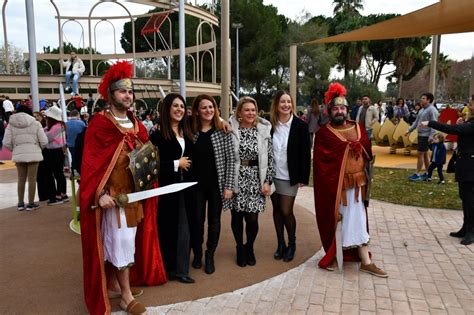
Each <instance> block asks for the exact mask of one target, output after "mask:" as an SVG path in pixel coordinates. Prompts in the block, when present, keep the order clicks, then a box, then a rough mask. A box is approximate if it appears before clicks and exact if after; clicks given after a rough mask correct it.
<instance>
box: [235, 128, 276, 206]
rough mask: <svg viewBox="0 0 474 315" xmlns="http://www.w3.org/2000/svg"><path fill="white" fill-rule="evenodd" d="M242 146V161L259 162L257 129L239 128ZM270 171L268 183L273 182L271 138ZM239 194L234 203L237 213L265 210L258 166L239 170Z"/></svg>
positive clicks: (269, 144) (240, 145)
mask: <svg viewBox="0 0 474 315" xmlns="http://www.w3.org/2000/svg"><path fill="white" fill-rule="evenodd" d="M239 133H240V144H239V156H240V159H241V160H258V143H257V137H258V135H257V128H256V127H253V128H239ZM268 152H269V154H268V171H267V175H266V181H267V182H269V181H272V175H273V173H274V171H273V155H272V154H271V152H273V148H272V142H271V138H269V143H268ZM238 183H239V184H238V187H239V193H238V194H237V195H236V196H235V198H234V201H233V203H234V204H233V209H234V210H235V211H245V212H253V213H259V212H263V211H264V210H265V196H264V195H262V193H261V191H260V189H261V184H260V176H259V169H258V166H244V165H241V166H240V168H239V182H238Z"/></svg>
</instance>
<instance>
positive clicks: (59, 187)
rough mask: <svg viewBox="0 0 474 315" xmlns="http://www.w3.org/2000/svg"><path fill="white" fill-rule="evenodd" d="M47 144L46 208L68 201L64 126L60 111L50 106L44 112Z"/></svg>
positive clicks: (45, 157) (45, 159)
mask: <svg viewBox="0 0 474 315" xmlns="http://www.w3.org/2000/svg"><path fill="white" fill-rule="evenodd" d="M44 115H45V116H46V128H45V129H44V131H45V133H46V136H47V137H48V144H47V145H46V150H45V151H44V153H45V156H44V161H45V164H46V167H47V175H46V176H47V182H48V199H49V201H48V206H53V205H57V204H61V203H63V202H65V201H69V197H68V196H67V194H66V177H65V176H64V149H65V146H66V126H65V124H64V122H63V119H62V111H61V109H59V107H57V106H52V107H50V108H49V109H48V110H46V111H45V112H44Z"/></svg>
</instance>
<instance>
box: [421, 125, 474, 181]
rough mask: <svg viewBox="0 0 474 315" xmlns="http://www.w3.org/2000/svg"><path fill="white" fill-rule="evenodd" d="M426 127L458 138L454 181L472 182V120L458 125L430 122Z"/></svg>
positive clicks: (473, 142) (473, 159)
mask: <svg viewBox="0 0 474 315" xmlns="http://www.w3.org/2000/svg"><path fill="white" fill-rule="evenodd" d="M428 127H431V128H433V129H436V130H439V131H441V132H444V133H449V134H454V135H457V136H458V158H457V161H456V180H457V181H458V182H474V119H471V120H469V121H468V122H466V123H463V124H460V125H447V124H443V123H439V122H437V121H430V122H429V124H428Z"/></svg>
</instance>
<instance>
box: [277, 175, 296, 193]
mask: <svg viewBox="0 0 474 315" xmlns="http://www.w3.org/2000/svg"><path fill="white" fill-rule="evenodd" d="M273 182H274V183H275V188H276V190H275V192H276V193H278V194H280V195H285V196H291V197H295V196H296V194H297V193H298V184H296V185H293V186H291V185H290V181H289V180H284V179H277V178H273Z"/></svg>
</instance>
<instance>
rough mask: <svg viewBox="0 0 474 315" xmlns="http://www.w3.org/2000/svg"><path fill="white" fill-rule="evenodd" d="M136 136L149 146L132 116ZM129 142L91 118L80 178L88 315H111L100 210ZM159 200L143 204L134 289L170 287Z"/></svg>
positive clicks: (98, 117) (102, 121)
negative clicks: (159, 227) (105, 188)
mask: <svg viewBox="0 0 474 315" xmlns="http://www.w3.org/2000/svg"><path fill="white" fill-rule="evenodd" d="M129 118H130V120H132V121H133V123H134V126H135V127H134V130H135V131H134V133H133V134H130V135H129V136H130V137H132V138H133V137H137V138H138V139H140V140H141V141H142V142H147V141H148V135H147V132H146V129H145V127H144V126H143V124H142V123H141V122H139V121H138V120H137V119H136V118H135V117H134V116H133V115H132V114H131V113H130V114H129ZM126 138H127V137H126V136H125V135H124V134H123V133H121V132H120V131H119V129H118V128H117V127H116V126H115V125H114V123H113V122H112V121H111V120H110V119H109V118H107V117H106V114H104V113H98V114H95V115H94V117H93V118H92V120H91V122H90V124H89V126H88V128H87V131H86V136H85V140H84V153H83V158H82V172H81V190H80V205H81V220H80V223H81V238H82V257H83V271H84V296H85V302H86V306H87V309H88V311H89V313H90V314H110V311H111V310H110V303H109V299H108V294H107V276H106V275H107V274H108V270H107V269H108V268H106V267H105V264H104V259H103V258H104V253H103V245H102V239H101V232H100V228H101V219H102V209H101V208H100V207H97V208H93V206H97V205H98V197H99V194H100V192H101V191H102V189H103V186H104V185H105V183H106V182H107V179H108V176H109V175H110V170H111V169H113V167H114V165H115V162H116V156H117V155H118V152H120V150H121V147H122V146H123V145H127V141H126ZM157 204H158V198H151V199H148V200H146V201H145V202H144V210H143V211H144V219H143V220H142V221H141V223H140V224H138V227H137V234H136V244H135V265H134V266H133V267H132V268H131V270H130V283H131V284H132V285H158V284H162V283H165V282H166V273H165V270H164V267H163V263H162V260H161V252H160V248H159V243H158V232H157V227H156V211H157Z"/></svg>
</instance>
